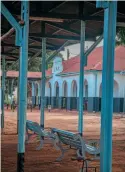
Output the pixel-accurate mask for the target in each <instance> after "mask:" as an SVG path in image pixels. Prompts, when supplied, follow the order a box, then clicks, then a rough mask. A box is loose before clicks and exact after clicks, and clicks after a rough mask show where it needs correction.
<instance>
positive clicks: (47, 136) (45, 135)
mask: <svg viewBox="0 0 125 172" xmlns="http://www.w3.org/2000/svg"><path fill="white" fill-rule="evenodd" d="M29 131H31V132H32V133H29ZM34 135H35V136H39V138H40V140H39V141H40V145H39V146H38V147H37V148H36V150H40V149H42V148H43V145H44V143H52V144H53V145H54V147H55V148H56V149H57V150H59V147H57V145H56V143H57V142H58V138H57V136H56V135H54V134H52V133H51V132H49V131H46V130H44V129H43V128H41V127H40V125H39V124H38V123H37V122H32V121H29V120H27V121H26V139H25V143H26V144H28V143H29V142H30V140H31V137H32V136H34Z"/></svg>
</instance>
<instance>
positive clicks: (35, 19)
mask: <svg viewBox="0 0 125 172" xmlns="http://www.w3.org/2000/svg"><path fill="white" fill-rule="evenodd" d="M16 16H17V18H18V19H20V16H19V15H16ZM29 19H30V20H32V21H50V22H61V23H62V22H63V21H64V19H61V18H60V19H59V18H53V17H52V18H51V17H36V16H30V17H29Z"/></svg>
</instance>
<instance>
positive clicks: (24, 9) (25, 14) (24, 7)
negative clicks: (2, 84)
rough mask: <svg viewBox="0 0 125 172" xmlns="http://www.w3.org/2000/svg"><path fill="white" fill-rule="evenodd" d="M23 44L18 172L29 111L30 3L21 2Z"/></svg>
mask: <svg viewBox="0 0 125 172" xmlns="http://www.w3.org/2000/svg"><path fill="white" fill-rule="evenodd" d="M21 19H22V20H23V21H24V23H25V24H24V26H23V27H22V44H21V48H20V74H19V77H20V78H19V88H20V89H19V109H18V113H19V114H18V118H19V125H18V132H19V133H18V155H17V171H18V172H22V171H24V153H25V130H26V110H27V68H28V35H29V2H28V1H21Z"/></svg>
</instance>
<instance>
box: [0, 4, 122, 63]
mask: <svg viewBox="0 0 125 172" xmlns="http://www.w3.org/2000/svg"><path fill="white" fill-rule="evenodd" d="M3 3H4V5H5V6H6V7H7V9H8V10H9V11H10V12H11V13H12V14H13V16H14V17H15V18H16V19H17V21H20V19H19V18H20V13H21V2H20V1H3ZM124 7H125V2H122V1H120V2H118V15H117V22H122V23H125V10H124ZM103 14H104V12H103V10H102V9H97V8H96V2H94V1H92V2H90V1H85V2H82V1H81V2H78V1H34V2H33V1H31V2H30V28H29V31H30V32H29V50H28V51H29V57H32V56H34V55H35V54H36V53H38V51H40V50H41V49H42V37H46V38H47V51H52V50H57V49H59V48H60V47H61V46H62V45H63V44H64V43H65V42H66V41H67V40H69V42H68V44H67V45H71V44H74V43H78V42H79V41H80V19H83V20H85V21H86V40H90V41H95V40H96V37H97V36H99V35H101V34H102V33H103ZM38 17H43V18H44V19H46V20H47V21H44V23H45V33H43V32H42V29H41V23H42V22H41V21H36V20H37V18H38ZM56 18H57V20H60V21H61V22H53V21H51V20H55V19H56ZM1 19H2V21H1V34H2V35H4V34H5V33H6V32H8V31H9V30H10V29H11V28H12V26H11V25H10V24H9V22H8V21H7V20H6V19H5V18H4V16H1ZM49 20H50V21H49ZM1 45H2V49H1V50H2V55H5V58H6V60H7V61H8V62H9V63H12V62H13V61H16V60H17V59H18V58H19V47H16V46H15V33H13V34H12V35H11V36H9V37H8V38H6V39H5V40H4V41H2V43H1ZM40 55H41V54H39V56H40Z"/></svg>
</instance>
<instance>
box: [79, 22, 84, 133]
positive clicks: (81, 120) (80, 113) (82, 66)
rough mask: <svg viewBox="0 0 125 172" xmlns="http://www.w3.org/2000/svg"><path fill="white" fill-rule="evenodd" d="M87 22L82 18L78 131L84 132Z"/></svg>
mask: <svg viewBox="0 0 125 172" xmlns="http://www.w3.org/2000/svg"><path fill="white" fill-rule="evenodd" d="M84 53H85V22H84V21H82V20H81V40H80V76H79V119H78V131H79V133H80V134H81V135H82V132H83V103H84V101H83V97H84V63H85V54H84Z"/></svg>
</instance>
